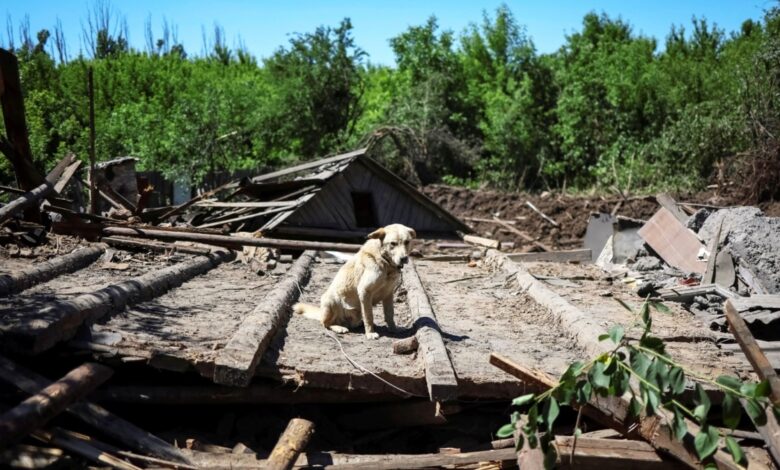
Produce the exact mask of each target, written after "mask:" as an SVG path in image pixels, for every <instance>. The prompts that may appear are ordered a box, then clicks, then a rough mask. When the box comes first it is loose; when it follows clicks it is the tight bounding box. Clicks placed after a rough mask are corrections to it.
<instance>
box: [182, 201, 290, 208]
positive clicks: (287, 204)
mask: <svg viewBox="0 0 780 470" xmlns="http://www.w3.org/2000/svg"><path fill="white" fill-rule="evenodd" d="M295 204H296V203H295V202H294V201H293V202H290V201H265V202H258V201H245V202H221V201H200V202H196V203H195V207H287V208H290V207H294V206H295Z"/></svg>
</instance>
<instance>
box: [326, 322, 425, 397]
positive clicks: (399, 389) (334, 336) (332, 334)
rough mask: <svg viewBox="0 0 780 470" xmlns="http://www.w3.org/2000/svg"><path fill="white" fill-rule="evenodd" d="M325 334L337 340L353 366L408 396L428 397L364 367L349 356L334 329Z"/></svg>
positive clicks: (342, 352)
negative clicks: (391, 381) (395, 383)
mask: <svg viewBox="0 0 780 470" xmlns="http://www.w3.org/2000/svg"><path fill="white" fill-rule="evenodd" d="M325 334H327V335H328V336H330V337H331V338H332V339H333V341H335V342H336V344H338V345H339V349H341V354H343V355H344V357H345V358H346V359H347V361H349V363H350V364H352V366H353V367H355V368H357V369H360V370H362V371H363V372H365V373H367V374H370V375H372V376H374V377H375V378H376V379H377V380H379V381H380V382H382V383H384V384H385V385H387V386H389V387H392V388H394V389H396V390H398V391H399V392H401V393H403V394H404V395H407V396H410V397H421V398H428V395H419V394H417V393H412V392H410V391H408V390H404V389H403V388H401V387H399V386H397V385H394V384H391V383H390V382H388V381H387V380H385V379H383V378H382V377H380V376H378V375H377V374H375V373H373V372H371V371H370V370H368V369H366V368H365V367H363V366H362V365H360V364H359V363H358V362H357V361H355V360H354V359H352V358H351V357H349V355H348V354H347V352H346V351H344V346H343V345H342V344H341V341H340V340H339V338H338V336H336V333H334V332H333V331H331V330H326V331H325Z"/></svg>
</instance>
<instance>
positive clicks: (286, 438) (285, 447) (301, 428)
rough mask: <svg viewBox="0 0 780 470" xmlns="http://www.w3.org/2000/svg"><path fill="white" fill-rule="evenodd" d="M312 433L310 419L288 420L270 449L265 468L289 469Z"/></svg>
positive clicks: (312, 424) (272, 469) (273, 469)
mask: <svg viewBox="0 0 780 470" xmlns="http://www.w3.org/2000/svg"><path fill="white" fill-rule="evenodd" d="M312 434H314V423H312V422H311V421H308V420H305V419H301V418H293V419H292V420H290V422H289V423H288V424H287V428H286V429H285V430H284V432H283V433H282V435H281V436H280V437H279V441H278V442H277V443H276V445H275V446H274V448H273V450H272V451H271V455H270V456H269V457H268V462H267V463H266V468H268V469H269V470H290V469H291V468H292V467H293V465H295V461H296V460H297V459H298V455H300V453H301V452H303V450H304V449H306V446H307V445H308V444H309V440H310V439H311V435H312Z"/></svg>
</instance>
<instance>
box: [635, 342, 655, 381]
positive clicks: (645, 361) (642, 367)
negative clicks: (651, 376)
mask: <svg viewBox="0 0 780 470" xmlns="http://www.w3.org/2000/svg"><path fill="white" fill-rule="evenodd" d="M651 362H652V361H651V359H650V358H649V357H648V356H647V354H645V353H643V352H641V351H639V350H636V349H634V350H632V351H631V368H632V369H633V370H634V372H636V374H637V375H639V376H640V377H642V378H645V377H647V370H648V369H649V368H650V364H651Z"/></svg>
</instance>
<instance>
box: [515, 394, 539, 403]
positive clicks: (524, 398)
mask: <svg viewBox="0 0 780 470" xmlns="http://www.w3.org/2000/svg"><path fill="white" fill-rule="evenodd" d="M534 396H535V395H534V394H533V393H529V394H528V395H523V396H521V397H517V398H515V399H514V400H512V405H513V406H523V405H525V404H526V403H529V402H530V401H531V400H533V399H534Z"/></svg>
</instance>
